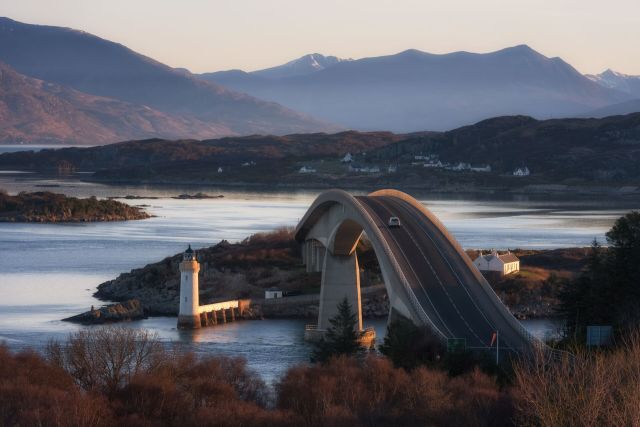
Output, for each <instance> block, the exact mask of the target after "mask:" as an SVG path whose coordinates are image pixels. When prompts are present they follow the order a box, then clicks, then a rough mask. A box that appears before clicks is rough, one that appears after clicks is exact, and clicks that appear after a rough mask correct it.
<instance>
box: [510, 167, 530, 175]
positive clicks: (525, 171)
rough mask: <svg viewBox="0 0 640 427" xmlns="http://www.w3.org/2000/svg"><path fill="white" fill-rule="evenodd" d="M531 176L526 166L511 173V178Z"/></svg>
mask: <svg viewBox="0 0 640 427" xmlns="http://www.w3.org/2000/svg"><path fill="white" fill-rule="evenodd" d="M529 175H531V172H530V171H529V168H528V167H526V166H523V167H521V168H516V170H514V171H513V176H529Z"/></svg>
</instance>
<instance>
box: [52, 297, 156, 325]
mask: <svg viewBox="0 0 640 427" xmlns="http://www.w3.org/2000/svg"><path fill="white" fill-rule="evenodd" d="M144 317H145V314H144V310H143V308H142V304H140V301H138V300H135V299H132V300H129V301H125V302H121V303H116V304H110V305H106V306H104V307H100V308H97V309H94V308H93V307H91V310H89V311H86V312H84V313H81V314H78V315H76V316H71V317H67V318H66V319H62V320H64V321H67V322H75V323H81V324H83V325H100V324H104V323H114V322H121V321H123V320H139V319H143V318H144Z"/></svg>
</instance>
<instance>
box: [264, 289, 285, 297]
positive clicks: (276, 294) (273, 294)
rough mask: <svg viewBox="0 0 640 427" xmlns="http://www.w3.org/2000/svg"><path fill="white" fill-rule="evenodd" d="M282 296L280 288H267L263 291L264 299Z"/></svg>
mask: <svg viewBox="0 0 640 427" xmlns="http://www.w3.org/2000/svg"><path fill="white" fill-rule="evenodd" d="M276 298H282V290H281V289H278V288H269V289H267V290H266V291H264V299H276Z"/></svg>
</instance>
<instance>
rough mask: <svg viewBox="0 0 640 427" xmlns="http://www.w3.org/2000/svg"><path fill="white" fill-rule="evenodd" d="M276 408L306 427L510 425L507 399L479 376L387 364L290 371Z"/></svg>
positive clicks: (375, 360) (372, 360) (346, 363)
mask: <svg viewBox="0 0 640 427" xmlns="http://www.w3.org/2000/svg"><path fill="white" fill-rule="evenodd" d="M276 389H277V393H278V407H279V408H281V409H284V410H291V411H293V412H294V413H296V414H298V415H300V416H301V417H302V419H303V421H304V425H308V426H347V425H348V426H353V427H355V426H390V425H393V426H420V425H451V426H455V425H460V426H462V425H464V426H474V425H511V422H510V420H511V418H512V410H511V408H512V405H511V402H510V398H509V395H508V394H507V393H506V392H503V391H500V390H499V389H498V387H497V386H496V384H495V382H494V381H493V380H492V379H491V378H490V377H488V376H487V375H485V374H483V373H481V372H480V371H474V372H473V373H471V374H467V375H464V376H459V377H456V378H450V377H448V376H447V374H446V373H444V372H441V371H434V370H429V369H427V368H425V367H419V368H417V369H415V370H413V371H411V372H410V373H409V372H407V371H405V370H404V369H397V368H394V367H393V365H392V364H391V362H390V361H389V360H387V359H383V358H379V357H375V356H373V357H368V358H366V359H365V360H364V361H363V362H358V361H357V360H355V359H349V358H338V359H333V360H332V361H330V362H329V363H328V364H326V365H315V366H299V367H295V368H293V369H291V370H290V371H289V372H288V373H287V375H286V376H285V377H284V378H283V379H282V381H281V382H280V383H279V384H278V385H277V386H276Z"/></svg>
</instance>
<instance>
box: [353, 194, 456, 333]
mask: <svg viewBox="0 0 640 427" xmlns="http://www.w3.org/2000/svg"><path fill="white" fill-rule="evenodd" d="M354 205H355V208H356V209H357V210H358V212H359V213H360V214H361V215H362V216H363V217H364V218H365V219H367V223H368V224H371V225H372V227H371V228H372V229H373V232H374V234H375V235H376V238H377V240H378V242H379V243H380V245H381V246H382V250H383V251H384V253H385V255H386V256H387V259H388V260H389V262H390V263H391V265H392V267H393V269H394V270H395V272H396V274H397V276H398V277H399V279H400V283H401V284H402V286H403V288H404V290H405V293H406V294H407V295H408V297H409V301H410V302H411V305H412V307H413V309H414V311H415V312H416V313H417V314H418V316H419V317H420V318H421V319H422V321H423V322H424V323H426V324H427V325H429V326H430V327H431V329H432V330H433V331H434V332H435V333H436V335H437V336H438V337H439V338H440V340H441V341H443V342H446V340H447V337H446V335H445V334H443V333H442V331H440V329H439V328H438V327H437V326H436V325H435V324H434V323H433V321H432V320H431V319H430V318H429V316H428V315H427V313H426V312H425V311H424V309H423V308H422V305H421V304H420V302H419V301H418V298H417V297H416V296H415V294H414V293H413V290H412V289H411V285H409V281H408V280H407V278H406V276H405V275H404V273H403V272H402V268H401V267H400V264H399V263H398V262H397V261H396V259H395V256H394V255H393V253H392V251H391V248H390V247H389V245H388V244H387V242H386V240H385V239H384V237H383V236H382V233H381V232H380V230H379V229H378V228H377V227H373V225H374V224H375V222H374V220H373V218H371V215H369V212H367V211H366V209H364V208H363V207H362V205H361V204H360V202H359V201H358V200H356V199H355V198H354Z"/></svg>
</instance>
